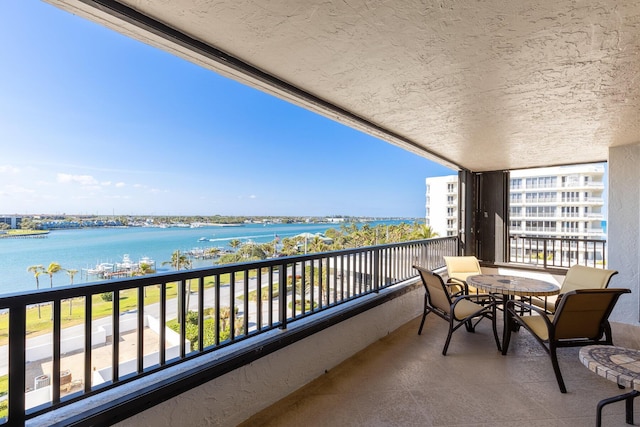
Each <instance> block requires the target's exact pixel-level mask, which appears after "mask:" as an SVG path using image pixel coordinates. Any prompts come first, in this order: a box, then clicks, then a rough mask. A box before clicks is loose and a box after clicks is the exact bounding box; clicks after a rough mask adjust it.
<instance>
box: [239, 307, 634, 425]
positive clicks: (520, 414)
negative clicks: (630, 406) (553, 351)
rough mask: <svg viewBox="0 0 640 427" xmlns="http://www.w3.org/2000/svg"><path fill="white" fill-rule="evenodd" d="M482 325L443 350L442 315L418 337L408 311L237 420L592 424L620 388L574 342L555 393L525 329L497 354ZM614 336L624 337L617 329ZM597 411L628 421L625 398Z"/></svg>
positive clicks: (606, 419) (562, 353)
mask: <svg viewBox="0 0 640 427" xmlns="http://www.w3.org/2000/svg"><path fill="white" fill-rule="evenodd" d="M483 323H484V322H481V323H480V325H479V326H478V329H477V330H476V333H475V334H468V333H466V331H464V332H463V331H459V332H456V334H458V335H456V334H454V336H453V338H452V341H451V346H450V347H449V352H448V353H447V356H442V354H441V351H442V345H443V344H444V339H445V337H446V333H447V325H446V322H443V321H442V320H441V319H439V318H437V317H435V316H433V317H429V316H427V320H426V323H425V329H424V330H423V332H422V335H420V336H419V335H418V334H417V330H418V326H419V324H420V319H419V318H416V319H413V320H411V321H410V322H408V323H406V324H404V325H402V326H401V327H400V328H398V329H397V330H395V331H394V332H393V333H392V334H390V335H389V336H387V337H384V338H382V339H381V340H380V341H378V342H376V343H374V344H372V345H371V346H369V347H367V348H366V349H365V350H363V351H361V352H359V353H357V354H356V355H354V356H353V357H351V358H349V359H348V360H346V361H345V362H343V363H341V364H340V365H338V366H336V367H335V368H334V369H331V370H329V372H327V373H325V374H324V375H322V376H320V377H319V378H318V379H316V380H315V381H313V382H312V383H310V384H308V385H307V386H305V387H303V388H302V389H300V390H298V391H296V392H295V393H293V394H291V395H290V396H287V397H286V398H284V399H282V400H281V401H279V402H278V403H277V404H275V405H272V406H270V407H269V408H267V409H265V410H263V411H261V412H259V413H257V414H256V415H254V416H253V417H252V418H251V419H249V420H248V421H247V422H245V423H243V424H241V426H242V427H252V426H293V425H335V426H344V425H360V426H363V425H367V426H372V425H385V426H403V427H404V426H408V425H413V426H431V425H433V426H461V425H465V426H467V425H468V426H471V425H473V426H478V425H483V426H495V425H504V426H507V425H521V424H523V423H525V424H529V425H574V426H589V425H593V424H594V423H595V414H596V404H597V402H598V401H600V400H601V399H604V398H606V397H611V396H615V395H618V394H620V393H621V391H620V390H619V389H618V387H617V386H616V385H615V384H614V383H613V382H611V381H607V380H605V379H603V378H601V377H599V376H597V375H595V374H593V373H592V372H590V371H589V370H588V369H587V368H585V367H584V366H582V364H581V363H580V361H579V360H578V351H579V349H577V348H565V349H560V350H559V351H558V353H559V360H560V368H561V369H562V371H563V374H564V376H565V380H566V381H567V389H568V393H567V394H562V393H560V391H559V390H558V386H557V383H556V380H555V377H554V374H553V370H552V368H551V363H550V361H549V357H548V356H547V355H546V353H544V351H543V350H542V349H541V348H540V346H539V345H537V344H536V343H535V342H534V341H533V339H532V338H531V336H530V334H527V333H526V332H522V333H517V334H514V335H513V337H512V342H511V346H510V348H509V354H508V355H506V356H502V355H501V354H500V353H499V352H497V351H496V348H495V343H494V342H493V340H492V337H491V332H490V327H489V324H488V323H486V324H483ZM619 336H620V338H618V337H619ZM614 340H615V341H616V344H620V345H626V344H625V342H624V340H623V339H622V337H621V334H620V333H618V331H615V330H614ZM627 344H628V343H627ZM636 408H637V405H636ZM603 414H604V416H603V425H604V426H623V425H625V424H624V404H623V403H622V402H620V403H617V404H614V405H610V406H607V407H605V409H604V412H603ZM639 414H640V410H639V409H638V408H637V409H636V411H635V415H636V419H637V417H638V415H639Z"/></svg>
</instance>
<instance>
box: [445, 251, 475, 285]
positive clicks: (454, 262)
mask: <svg viewBox="0 0 640 427" xmlns="http://www.w3.org/2000/svg"><path fill="white" fill-rule="evenodd" d="M443 258H444V262H445V264H446V265H447V274H448V275H449V279H448V280H447V284H449V286H450V287H451V293H452V294H458V293H464V294H467V295H469V294H477V293H478V289H476V288H474V287H473V286H469V285H468V284H467V277H469V276H473V275H475V274H482V270H481V268H480V263H479V262H478V258H476V257H474V256H445V257H443Z"/></svg>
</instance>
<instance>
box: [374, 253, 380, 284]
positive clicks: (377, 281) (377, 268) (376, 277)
mask: <svg viewBox="0 0 640 427" xmlns="http://www.w3.org/2000/svg"><path fill="white" fill-rule="evenodd" d="M373 286H374V289H375V292H376V293H378V291H379V289H380V250H379V249H375V250H374V251H373Z"/></svg>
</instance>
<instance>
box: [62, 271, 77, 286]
mask: <svg viewBox="0 0 640 427" xmlns="http://www.w3.org/2000/svg"><path fill="white" fill-rule="evenodd" d="M64 271H65V273H67V276H69V280H70V281H71V284H72V285H73V278H74V276H75V275H76V274H78V270H75V269H73V268H70V269H65V270H64Z"/></svg>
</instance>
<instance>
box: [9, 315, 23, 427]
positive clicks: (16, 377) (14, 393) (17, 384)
mask: <svg viewBox="0 0 640 427" xmlns="http://www.w3.org/2000/svg"><path fill="white" fill-rule="evenodd" d="M26 310H27V308H26V307H25V306H24V305H20V306H18V307H11V308H10V309H9V416H8V424H7V425H9V426H22V425H24V421H25V412H24V411H25V406H24V403H25V394H24V391H25V376H24V372H25V366H26V348H25V347H26V338H25V337H26V336H27V327H26V317H27V314H26Z"/></svg>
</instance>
